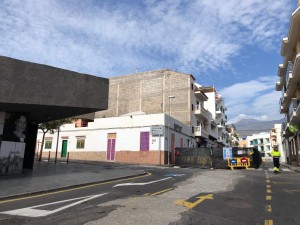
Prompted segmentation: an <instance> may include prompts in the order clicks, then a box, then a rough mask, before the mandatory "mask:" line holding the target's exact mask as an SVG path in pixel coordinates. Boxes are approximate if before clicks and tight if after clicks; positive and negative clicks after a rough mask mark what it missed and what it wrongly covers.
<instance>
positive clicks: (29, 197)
mask: <svg viewBox="0 0 300 225" xmlns="http://www.w3.org/2000/svg"><path fill="white" fill-rule="evenodd" d="M151 175H152V173H147V174H146V175H141V176H137V177H132V178H126V179H119V180H113V181H107V182H101V181H100V182H99V183H96V184H89V185H85V186H81V187H77V188H71V189H66V190H62V191H54V192H49V193H45V194H37V195H33V196H28V197H23V198H15V199H9V200H3V201H0V204H3V203H7V202H15V201H21V200H25V199H31V198H38V197H43V196H48V195H55V194H60V193H64V192H69V191H75V190H80V189H85V188H89V187H94V186H101V185H104V184H111V183H116V182H120V181H124V180H135V179H138V178H143V177H148V176H151Z"/></svg>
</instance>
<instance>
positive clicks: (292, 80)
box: [276, 3, 300, 166]
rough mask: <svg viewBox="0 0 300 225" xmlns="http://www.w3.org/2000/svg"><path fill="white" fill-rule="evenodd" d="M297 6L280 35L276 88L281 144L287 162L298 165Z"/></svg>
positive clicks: (299, 46) (299, 44) (299, 74)
mask: <svg viewBox="0 0 300 225" xmlns="http://www.w3.org/2000/svg"><path fill="white" fill-rule="evenodd" d="M299 34H300V6H299V3H298V7H297V9H296V10H295V11H294V12H293V13H292V15H291V20H290V27H289V31H288V36H287V37H285V38H283V39H282V44H281V56H282V57H283V63H282V64H280V65H279V68H278V76H279V81H278V82H277V83H276V90H277V91H281V92H282V97H281V98H280V101H279V105H280V113H282V114H284V115H285V122H284V124H283V127H282V131H283V133H282V144H283V149H284V152H285V153H286V156H287V157H288V162H289V163H291V164H294V165H296V166H299V163H300V157H299V155H300V154H299V153H300V152H299V151H300V145H299V143H300V137H299V132H300V129H299V128H300V104H299V103H300V86H299V83H300V40H299Z"/></svg>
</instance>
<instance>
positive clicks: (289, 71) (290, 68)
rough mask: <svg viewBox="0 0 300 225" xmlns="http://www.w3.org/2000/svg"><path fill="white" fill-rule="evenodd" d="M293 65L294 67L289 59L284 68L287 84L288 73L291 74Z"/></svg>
mask: <svg viewBox="0 0 300 225" xmlns="http://www.w3.org/2000/svg"><path fill="white" fill-rule="evenodd" d="M293 67H294V63H293V62H291V61H289V62H288V66H287V69H286V74H285V79H286V83H287V84H288V83H289V78H290V75H292V72H293Z"/></svg>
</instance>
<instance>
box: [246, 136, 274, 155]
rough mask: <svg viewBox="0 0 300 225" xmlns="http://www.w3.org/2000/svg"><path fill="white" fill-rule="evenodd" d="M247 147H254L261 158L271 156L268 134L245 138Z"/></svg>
mask: <svg viewBox="0 0 300 225" xmlns="http://www.w3.org/2000/svg"><path fill="white" fill-rule="evenodd" d="M247 141H248V147H250V148H251V147H256V148H257V149H258V151H259V152H261V154H262V156H263V157H265V156H271V150H272V149H271V143H270V133H268V132H262V133H259V134H253V135H252V136H247Z"/></svg>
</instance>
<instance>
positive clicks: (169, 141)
mask: <svg viewBox="0 0 300 225" xmlns="http://www.w3.org/2000/svg"><path fill="white" fill-rule="evenodd" d="M168 98H169V117H168V165H169V166H170V152H172V151H170V146H171V144H170V143H171V132H170V125H171V124H170V122H171V121H170V119H171V99H172V98H175V96H169V97H168Z"/></svg>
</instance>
